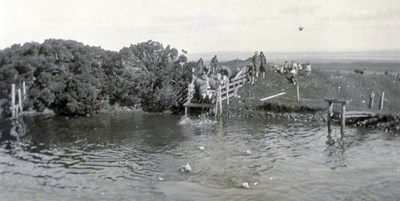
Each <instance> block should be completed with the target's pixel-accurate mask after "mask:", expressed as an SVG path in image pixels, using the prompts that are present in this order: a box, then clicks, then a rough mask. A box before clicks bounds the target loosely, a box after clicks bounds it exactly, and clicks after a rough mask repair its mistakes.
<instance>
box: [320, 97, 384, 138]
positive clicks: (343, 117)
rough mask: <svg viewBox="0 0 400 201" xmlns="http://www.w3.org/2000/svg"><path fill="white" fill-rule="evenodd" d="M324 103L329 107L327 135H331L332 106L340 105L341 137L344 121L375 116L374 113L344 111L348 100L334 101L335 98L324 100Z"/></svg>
mask: <svg viewBox="0 0 400 201" xmlns="http://www.w3.org/2000/svg"><path fill="white" fill-rule="evenodd" d="M325 101H326V102H328V104H329V107H328V119H327V123H328V133H331V132H332V130H331V122H332V117H333V105H334V104H340V105H341V111H340V112H339V113H340V132H341V134H342V135H343V134H344V127H345V125H346V119H351V118H372V117H375V116H377V113H376V112H370V111H346V105H348V104H349V101H348V100H343V99H336V98H328V99H325Z"/></svg>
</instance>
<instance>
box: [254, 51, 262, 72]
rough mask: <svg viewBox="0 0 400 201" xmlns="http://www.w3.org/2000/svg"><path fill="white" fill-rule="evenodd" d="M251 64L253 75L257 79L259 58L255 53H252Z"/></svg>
mask: <svg viewBox="0 0 400 201" xmlns="http://www.w3.org/2000/svg"><path fill="white" fill-rule="evenodd" d="M252 63H253V66H254V70H255V72H254V74H255V76H256V77H258V74H259V73H260V65H261V58H260V55H259V54H258V52H257V51H255V52H254V56H253V59H252Z"/></svg>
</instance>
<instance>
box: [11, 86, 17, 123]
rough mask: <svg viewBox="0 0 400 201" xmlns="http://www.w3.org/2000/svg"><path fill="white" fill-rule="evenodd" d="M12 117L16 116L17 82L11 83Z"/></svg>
mask: <svg viewBox="0 0 400 201" xmlns="http://www.w3.org/2000/svg"><path fill="white" fill-rule="evenodd" d="M10 108H11V117H12V118H15V117H16V114H15V84H11V107H10Z"/></svg>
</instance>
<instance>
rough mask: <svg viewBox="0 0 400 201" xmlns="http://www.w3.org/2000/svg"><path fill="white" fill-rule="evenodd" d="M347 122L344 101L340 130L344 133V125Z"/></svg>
mask: <svg viewBox="0 0 400 201" xmlns="http://www.w3.org/2000/svg"><path fill="white" fill-rule="evenodd" d="M345 124H346V104H345V103H342V122H341V125H340V132H341V134H342V135H343V134H344V126H345Z"/></svg>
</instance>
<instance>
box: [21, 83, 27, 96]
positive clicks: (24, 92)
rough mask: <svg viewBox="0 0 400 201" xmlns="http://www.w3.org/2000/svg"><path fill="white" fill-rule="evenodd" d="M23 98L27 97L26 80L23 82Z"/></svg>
mask: <svg viewBox="0 0 400 201" xmlns="http://www.w3.org/2000/svg"><path fill="white" fill-rule="evenodd" d="M22 97H23V98H22V99H23V100H25V99H26V86H25V81H23V82H22Z"/></svg>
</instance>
